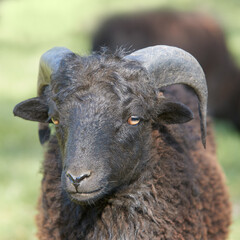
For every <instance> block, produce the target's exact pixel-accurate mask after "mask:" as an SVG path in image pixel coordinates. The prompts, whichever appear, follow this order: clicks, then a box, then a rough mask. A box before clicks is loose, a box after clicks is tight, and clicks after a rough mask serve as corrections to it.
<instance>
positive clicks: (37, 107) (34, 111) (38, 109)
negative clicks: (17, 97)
mask: <svg viewBox="0 0 240 240" xmlns="http://www.w3.org/2000/svg"><path fill="white" fill-rule="evenodd" d="M13 114H14V116H18V117H20V118H23V119H26V120H31V121H37V122H46V121H47V119H48V106H47V104H46V103H45V102H44V100H43V99H42V98H40V97H35V98H30V99H28V100H25V101H23V102H20V103H19V104H17V105H16V106H15V108H14V110H13Z"/></svg>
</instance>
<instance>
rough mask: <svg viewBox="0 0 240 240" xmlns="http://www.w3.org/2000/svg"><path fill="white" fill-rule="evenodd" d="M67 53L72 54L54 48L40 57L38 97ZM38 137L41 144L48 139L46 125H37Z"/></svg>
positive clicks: (48, 133) (64, 49) (48, 132)
mask: <svg viewBox="0 0 240 240" xmlns="http://www.w3.org/2000/svg"><path fill="white" fill-rule="evenodd" d="M69 53H72V51H70V50H69V49H67V48H64V47H54V48H52V49H50V50H48V51H47V52H45V53H44V54H43V55H42V56H41V59H40V64H39V73H38V88H37V94H38V96H41V95H42V94H43V90H44V86H46V85H49V84H50V81H51V75H52V74H53V73H56V72H57V71H58V69H59V67H60V65H61V61H62V59H63V58H64V57H65V56H66V54H69ZM38 135H39V139H40V142H41V144H44V143H45V142H46V141H47V140H48V139H49V137H50V129H49V127H48V123H39V127H38Z"/></svg>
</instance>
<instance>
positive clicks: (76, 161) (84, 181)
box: [13, 46, 231, 240]
mask: <svg viewBox="0 0 240 240" xmlns="http://www.w3.org/2000/svg"><path fill="white" fill-rule="evenodd" d="M38 79H39V80H38V96H37V97H34V98H31V99H28V100H25V101H23V102H20V103H19V104H17V105H16V106H15V108H14V111H13V112H14V115H15V116H18V117H21V118H23V119H27V120H31V121H37V122H39V123H40V124H43V125H41V126H40V131H41V134H40V138H44V141H47V144H46V145H47V151H46V154H45V160H44V163H43V167H42V169H43V170H42V171H43V179H42V187H41V195H40V198H39V204H38V209H39V211H38V215H37V217H36V219H37V220H36V221H37V225H38V233H37V236H38V238H39V239H41V240H47V239H64V240H65V239H68V240H76V239H88V240H89V239H99V240H106V239H109V240H110V239H112V240H120V239H131V240H132V239H138V240H139V239H144V240H147V239H151V240H154V239H163V240H164V239H171V240H173V239H195V240H197V239H213V240H215V239H226V237H227V235H228V227H229V225H230V223H231V204H230V201H229V196H228V191H227V188H226V185H225V179H224V175H223V173H222V171H221V168H220V166H219V164H218V162H217V159H216V152H215V143H214V137H213V133H212V129H211V127H208V130H207V129H206V123H207V122H208V126H209V125H210V120H209V118H207V108H206V106H207V87H206V80H205V76H204V73H203V71H202V69H201V67H200V65H199V64H198V62H197V61H196V60H195V59H194V58H193V57H192V56H191V55H190V54H188V53H187V52H185V51H183V50H181V49H178V48H174V47H169V46H154V47H149V48H145V49H141V50H139V51H136V52H134V53H132V54H127V53H125V52H124V51H123V50H118V51H116V52H114V53H111V52H109V51H108V50H102V51H101V52H99V53H93V54H92V55H90V56H86V57H83V56H79V55H77V54H75V53H73V52H71V51H70V50H68V49H66V48H62V47H56V48H53V49H51V50H49V51H47V52H46V53H45V54H43V56H42V57H41V60H40V70H39V77H38ZM170 85H171V86H170ZM183 85H187V86H189V87H191V89H193V90H194V92H193V91H191V90H190V89H187V88H184V87H183ZM168 86H170V87H168ZM159 89H160V90H161V93H160V94H159ZM195 96H197V97H198V107H197V99H196V98H195ZM190 108H191V109H190ZM198 111H199V113H200V114H199V118H198V117H195V118H194V117H193V116H194V113H195V114H197V112H198ZM207 119H208V120H207ZM199 122H200V124H199ZM48 125H51V126H52V127H53V128H54V129H55V130H54V129H53V131H52V133H51V134H50V136H49V131H48V130H46V129H44V127H47V126H48ZM45 130H46V134H47V137H46V136H45V134H44V131H45ZM199 132H201V137H200V134H199ZM206 137H207V139H208V146H207V148H206V149H204V147H203V146H206ZM48 138H49V139H48ZM202 144H203V146H202Z"/></svg>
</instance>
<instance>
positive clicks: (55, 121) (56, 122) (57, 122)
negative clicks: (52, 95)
mask: <svg viewBox="0 0 240 240" xmlns="http://www.w3.org/2000/svg"><path fill="white" fill-rule="evenodd" d="M51 120H52V122H53V124H54V125H58V124H59V120H57V119H55V118H51Z"/></svg>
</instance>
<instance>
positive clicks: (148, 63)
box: [125, 45, 208, 147]
mask: <svg viewBox="0 0 240 240" xmlns="http://www.w3.org/2000/svg"><path fill="white" fill-rule="evenodd" d="M125 58H126V59H129V60H135V61H139V62H141V63H142V65H143V66H144V67H145V68H146V69H147V71H148V72H149V73H150V75H151V76H152V79H153V83H152V84H153V85H154V86H155V87H156V88H160V87H164V86H168V85H172V84H178V83H180V84H186V85H188V86H190V87H192V88H193V89H194V91H195V92H196V94H197V96H198V99H199V115H200V124H201V135H202V143H203V146H204V147H206V118H207V98H208V90H207V84H206V79H205V74H204V72H203V70H202V68H201V66H200V64H199V63H198V61H197V60H196V59H195V58H194V57H193V56H192V55H191V54H189V53H187V52H186V51H184V50H182V49H179V48H176V47H170V46H161V45H159V46H153V47H148V48H144V49H141V50H138V51H136V52H133V53H132V54H130V55H128V56H126V57H125Z"/></svg>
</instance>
